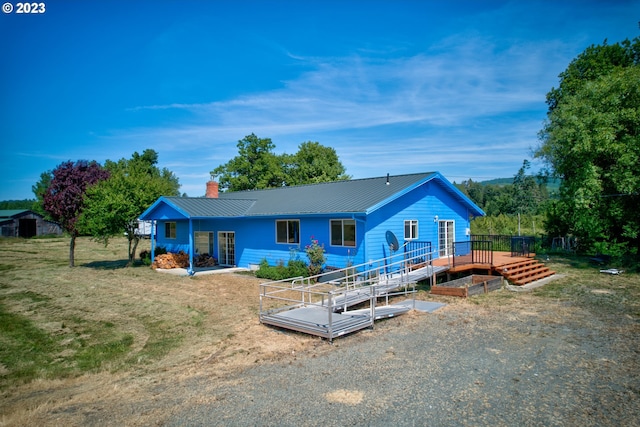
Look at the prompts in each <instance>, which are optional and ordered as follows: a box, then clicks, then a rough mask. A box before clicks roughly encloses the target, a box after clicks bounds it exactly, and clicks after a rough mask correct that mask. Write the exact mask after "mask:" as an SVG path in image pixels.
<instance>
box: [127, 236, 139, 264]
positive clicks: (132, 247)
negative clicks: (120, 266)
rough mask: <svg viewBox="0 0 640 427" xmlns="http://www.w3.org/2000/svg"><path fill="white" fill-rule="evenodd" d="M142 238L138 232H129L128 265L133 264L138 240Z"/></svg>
mask: <svg viewBox="0 0 640 427" xmlns="http://www.w3.org/2000/svg"><path fill="white" fill-rule="evenodd" d="M139 241H140V238H139V237H138V236H137V235H136V234H132V233H129V263H128V264H127V265H129V266H131V265H133V262H134V261H135V259H136V250H137V249H138V242H139Z"/></svg>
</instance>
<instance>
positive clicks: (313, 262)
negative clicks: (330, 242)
mask: <svg viewBox="0 0 640 427" xmlns="http://www.w3.org/2000/svg"><path fill="white" fill-rule="evenodd" d="M304 250H305V252H306V253H307V257H308V258H309V275H310V276H315V275H316V274H320V273H322V266H323V265H324V263H325V262H326V261H327V258H326V257H325V256H324V245H320V244H318V240H316V239H314V238H313V236H311V243H310V244H309V245H307V246H305V248H304Z"/></svg>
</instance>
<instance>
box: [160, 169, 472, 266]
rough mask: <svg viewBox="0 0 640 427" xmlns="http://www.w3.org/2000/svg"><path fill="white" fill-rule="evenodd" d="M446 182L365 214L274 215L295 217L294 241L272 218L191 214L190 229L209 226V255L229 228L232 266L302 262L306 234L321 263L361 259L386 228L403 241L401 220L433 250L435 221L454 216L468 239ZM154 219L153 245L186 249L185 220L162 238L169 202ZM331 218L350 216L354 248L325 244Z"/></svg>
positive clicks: (378, 253)
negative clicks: (279, 232) (280, 233)
mask: <svg viewBox="0 0 640 427" xmlns="http://www.w3.org/2000/svg"><path fill="white" fill-rule="evenodd" d="M447 188H448V187H447V186H446V184H443V183H441V182H440V181H439V180H430V181H428V182H426V183H424V184H423V185H421V186H419V187H417V188H414V189H413V190H411V191H409V192H407V193H405V194H403V195H401V196H399V197H397V198H396V199H395V200H393V201H392V202H390V203H387V204H385V205H382V206H380V207H379V208H378V209H376V210H374V211H373V212H371V213H370V214H369V215H367V216H364V215H361V216H360V217H355V218H354V217H353V216H344V215H342V216H341V215H338V214H336V215H335V216H330V215H305V216H301V217H295V216H292V217H286V218H278V219H288V220H299V221H300V243H299V244H278V243H276V218H262V217H261V218H250V217H243V218H223V219H199V220H196V219H194V220H193V221H192V229H193V232H196V231H209V232H213V233H214V256H216V257H218V258H219V254H218V244H219V242H218V233H219V232H220V231H225V232H234V233H235V248H236V254H235V257H236V258H235V259H236V265H237V266H239V267H249V266H250V265H252V264H259V263H260V262H261V261H262V260H263V259H266V260H267V261H268V262H269V263H270V264H272V265H273V264H277V263H278V262H283V263H286V262H288V261H289V260H290V259H301V260H303V261H305V262H308V259H307V256H306V253H305V247H306V246H307V245H309V244H310V242H311V239H312V238H313V239H316V240H318V242H319V244H321V245H324V248H325V251H326V256H327V265H331V266H335V267H344V266H345V265H347V263H352V264H361V263H364V262H367V261H370V260H377V259H381V258H384V257H386V256H388V255H390V253H389V246H388V244H387V241H386V237H385V234H386V232H387V231H392V232H393V233H394V234H395V235H396V236H397V238H398V240H399V242H400V244H401V245H403V244H404V243H405V240H404V221H405V220H417V221H418V237H417V240H419V241H428V242H431V244H432V248H433V250H434V251H436V252H437V251H438V249H439V248H438V222H436V221H434V217H435V216H436V215H437V216H438V219H439V220H450V221H454V224H455V239H454V240H455V241H464V240H468V239H469V237H468V236H467V233H466V232H467V230H468V228H469V211H468V209H467V207H466V206H465V204H463V203H461V202H460V200H458V199H456V198H455V197H454V196H453V195H452V193H451V191H450V190H447ZM153 217H154V218H155V219H157V220H158V221H157V225H158V227H157V230H158V236H157V244H158V246H164V247H166V248H167V250H168V251H170V252H177V251H180V250H182V251H185V252H189V235H188V233H189V220H187V219H176V220H175V222H176V224H177V227H176V228H177V230H176V238H175V239H166V238H165V237H164V230H165V229H164V224H165V223H166V221H167V219H173V218H184V216H183V215H182V214H181V213H180V212H178V211H176V210H174V209H172V207H171V206H169V205H165V204H159V205H158V206H157V207H156V208H155V209H154V211H153ZM332 219H355V221H356V247H340V246H331V244H330V221H331V220H332Z"/></svg>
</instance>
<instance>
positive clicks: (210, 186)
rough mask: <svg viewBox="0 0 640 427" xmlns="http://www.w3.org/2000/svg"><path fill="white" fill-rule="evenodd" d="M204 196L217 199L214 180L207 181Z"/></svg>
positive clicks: (216, 184) (216, 188)
mask: <svg viewBox="0 0 640 427" xmlns="http://www.w3.org/2000/svg"><path fill="white" fill-rule="evenodd" d="M205 197H208V198H210V199H217V198H218V183H217V182H215V181H209V182H207V193H206V194H205Z"/></svg>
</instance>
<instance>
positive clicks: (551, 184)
mask: <svg viewBox="0 0 640 427" xmlns="http://www.w3.org/2000/svg"><path fill="white" fill-rule="evenodd" d="M480 184H482V185H495V186H498V187H503V186H505V185H511V184H513V178H496V179H490V180H487V181H480ZM547 190H548V191H549V193H557V192H558V191H559V190H560V179H559V178H553V179H549V181H548V182H547Z"/></svg>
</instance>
